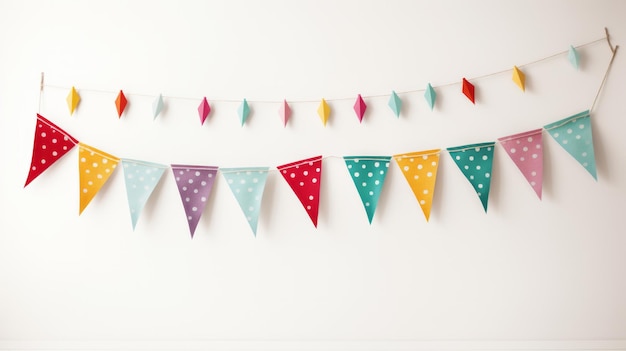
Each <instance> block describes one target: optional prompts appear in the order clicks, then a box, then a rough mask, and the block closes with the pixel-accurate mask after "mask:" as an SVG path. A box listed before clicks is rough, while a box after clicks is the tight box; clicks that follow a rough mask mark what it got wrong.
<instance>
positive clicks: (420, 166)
mask: <svg viewBox="0 0 626 351" xmlns="http://www.w3.org/2000/svg"><path fill="white" fill-rule="evenodd" d="M440 151H441V149H435V150H426V151H418V152H412V153H408V154H399V155H394V156H393V158H394V159H395V160H396V163H397V164H398V166H399V167H400V170H401V171H402V174H404V177H405V178H406V181H407V182H408V183H409V185H410V186H411V190H413V194H415V198H416V199H417V202H418V203H419V205H420V207H421V208H422V212H424V216H425V217H426V221H428V220H429V218H430V208H431V205H432V202H433V194H434V193H435V181H436V180H437V169H438V168H439V152H440Z"/></svg>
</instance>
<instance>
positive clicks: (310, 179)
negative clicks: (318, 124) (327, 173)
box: [276, 100, 323, 228]
mask: <svg viewBox="0 0 626 351" xmlns="http://www.w3.org/2000/svg"><path fill="white" fill-rule="evenodd" d="M322 101H323V100H322ZM276 168H278V170H279V171H280V174H281V175H282V176H283V178H285V180H286V181H287V183H288V184H289V186H290V187H291V189H292V190H293V192H294V193H295V194H296V196H297V197H298V199H299V200H300V202H301V203H302V206H304V209H305V210H306V212H307V213H308V214H309V217H310V218H311V221H313V225H314V226H315V227H316V228H317V214H318V210H319V202H320V184H321V181H322V156H316V157H311V158H308V159H305V160H300V161H296V162H292V163H288V164H285V165H282V166H278V167H276Z"/></svg>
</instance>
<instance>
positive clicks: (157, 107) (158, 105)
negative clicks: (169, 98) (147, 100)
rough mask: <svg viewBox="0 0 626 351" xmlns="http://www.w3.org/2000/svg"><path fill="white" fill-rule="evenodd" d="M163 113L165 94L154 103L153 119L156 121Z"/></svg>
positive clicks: (160, 95)
mask: <svg viewBox="0 0 626 351" xmlns="http://www.w3.org/2000/svg"><path fill="white" fill-rule="evenodd" d="M161 111H163V94H159V97H158V98H156V99H154V101H153V102H152V119H153V120H155V119H156V118H157V116H158V115H159V114H160V113H161Z"/></svg>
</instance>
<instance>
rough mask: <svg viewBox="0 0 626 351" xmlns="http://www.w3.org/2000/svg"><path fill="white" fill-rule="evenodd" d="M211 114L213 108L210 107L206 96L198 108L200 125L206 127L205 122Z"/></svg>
mask: <svg viewBox="0 0 626 351" xmlns="http://www.w3.org/2000/svg"><path fill="white" fill-rule="evenodd" d="M209 113H211V106H210V105H209V102H208V101H207V99H206V96H205V97H204V98H203V99H202V101H201V102H200V105H199V106H198V115H199V116H200V125H204V121H206V118H207V117H208V116H209Z"/></svg>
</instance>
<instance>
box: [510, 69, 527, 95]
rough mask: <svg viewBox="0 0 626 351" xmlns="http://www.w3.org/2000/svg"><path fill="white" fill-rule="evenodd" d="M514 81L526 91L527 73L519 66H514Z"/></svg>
mask: <svg viewBox="0 0 626 351" xmlns="http://www.w3.org/2000/svg"><path fill="white" fill-rule="evenodd" d="M513 81H514V82H515V84H517V86H518V87H519V88H520V89H522V91H526V75H525V74H524V72H522V71H520V69H519V68H517V66H513Z"/></svg>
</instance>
